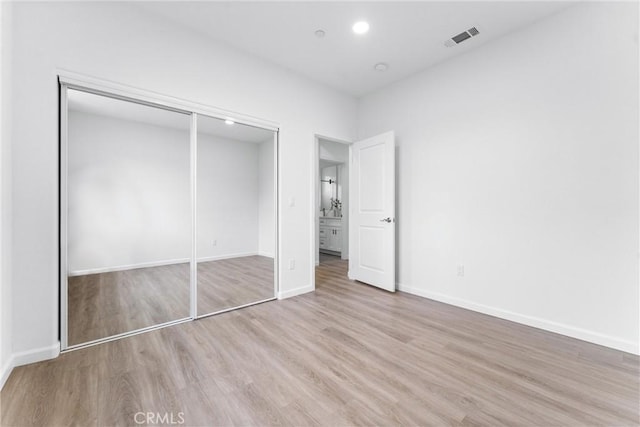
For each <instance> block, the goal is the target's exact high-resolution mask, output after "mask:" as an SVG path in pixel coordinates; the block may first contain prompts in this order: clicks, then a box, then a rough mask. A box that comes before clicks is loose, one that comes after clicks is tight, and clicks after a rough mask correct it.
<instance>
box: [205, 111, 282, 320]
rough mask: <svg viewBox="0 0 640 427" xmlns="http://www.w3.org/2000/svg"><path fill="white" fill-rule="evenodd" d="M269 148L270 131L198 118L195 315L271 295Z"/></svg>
mask: <svg viewBox="0 0 640 427" xmlns="http://www.w3.org/2000/svg"><path fill="white" fill-rule="evenodd" d="M274 150H275V133H274V132H272V131H268V130H265V129H260V128H256V127H252V126H246V125H242V124H239V123H231V122H230V123H225V121H224V120H219V119H215V118H211V117H206V116H202V115H199V116H198V148H197V152H198V160H197V200H198V202H197V252H196V253H197V259H198V267H197V277H198V286H197V294H198V295H197V299H198V315H199V316H202V315H206V314H211V313H215V312H219V311H222V310H227V309H230V308H233V307H238V306H242V305H245V304H250V303H255V302H258V301H263V300H266V299H270V298H274V296H275V289H274V254H275V230H276V224H275V211H274V208H275V191H274V182H275V181H274V178H275V168H274V159H275V156H274V154H275V152H274Z"/></svg>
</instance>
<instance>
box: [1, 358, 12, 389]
mask: <svg viewBox="0 0 640 427" xmlns="http://www.w3.org/2000/svg"><path fill="white" fill-rule="evenodd" d="M14 367H15V365H14V364H13V355H11V356H10V357H9V360H7V361H6V362H5V364H4V366H3V367H2V370H1V371H0V390H2V388H3V387H4V384H5V383H6V382H7V379H8V378H9V375H11V371H13V368H14Z"/></svg>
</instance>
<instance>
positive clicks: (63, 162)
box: [56, 70, 280, 352]
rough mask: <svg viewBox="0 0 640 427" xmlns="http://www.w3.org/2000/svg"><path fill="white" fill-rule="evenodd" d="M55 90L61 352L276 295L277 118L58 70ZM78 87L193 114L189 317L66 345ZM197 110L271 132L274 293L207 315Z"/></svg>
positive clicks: (277, 242) (95, 92)
mask: <svg viewBox="0 0 640 427" xmlns="http://www.w3.org/2000/svg"><path fill="white" fill-rule="evenodd" d="M56 74H57V76H58V89H59V95H60V96H59V127H58V130H59V170H58V172H59V189H58V203H59V204H58V221H59V283H58V289H59V292H60V295H59V316H60V317H59V328H60V330H59V331H60V333H59V335H60V351H61V352H65V351H71V350H76V349H80V348H84V347H89V346H92V345H96V344H100V343H104V342H108V341H113V340H117V339H120V338H123V337H128V336H132V335H137V334H140V333H144V332H148V331H151V330H155V329H159V328H163V327H167V326H171V325H175V324H178V323H183V322H189V321H193V320H196V319H198V318H202V317H208V316H210V315H213V314H219V313H222V312H225V311H230V310H235V309H238V308H243V307H247V306H250V305H254V304H259V303H262V302H265V301H272V300H275V299H277V295H278V289H279V281H278V278H279V271H278V270H279V268H278V267H279V252H280V251H279V236H280V231H279V224H280V221H279V217H278V205H279V199H280V197H279V191H278V189H279V180H278V177H279V172H278V170H279V168H278V163H279V162H278V160H279V154H278V153H279V147H278V145H279V144H278V142H279V131H280V126H279V124H278V123H276V122H272V121H269V120H264V119H260V118H257V117H252V116H248V115H246V114H241V113H236V112H233V111H228V110H223V109H220V108H216V107H210V106H207V105H204V104H199V103H195V102H191V101H187V100H183V99H180V98H175V97H171V96H167V95H163V94H159V93H155V92H152V91H148V90H144V89H140V88H135V87H132V86H126V85H122V84H118V83H114V82H110V81H105V80H101V79H96V78H93V77H89V76H84V75H81V74H78V73H74V72H70V71H67V70H57V72H56ZM69 89H73V90H78V91H82V92H86V93H92V94H95V95H101V96H107V97H110V98H113V99H119V100H122V101H127V102H133V103H137V104H142V105H148V106H150V107H156V108H162V109H165V110H169V111H175V112H177V113H182V114H190V115H191V123H190V156H189V157H190V168H191V169H190V196H191V197H190V199H191V217H190V219H191V229H190V230H191V257H190V262H189V266H190V281H189V283H190V291H189V292H190V293H189V316H188V317H185V318H182V319H176V320H172V321H169V322H164V323H161V324H157V325H153V326H149V327H145V328H141V329H136V330H133V331H128V332H123V333H120V334H116V335H111V336H108V337H104V338H100V339H96V340H93V341H88V342H84V343H80V344H74V345H69V342H68V327H69V325H68V312H69V306H68V251H67V249H68V236H67V232H68V214H67V211H68V166H69V165H68V148H69V147H68V90H69ZM198 115H203V116H209V117H213V118H216V119H221V120H225V119H232V120H233V121H234V122H236V123H239V124H244V125H249V126H254V127H258V128H262V129H265V130H269V131H272V132H274V150H273V151H274V159H273V161H274V193H273V195H274V233H275V234H274V235H275V239H274V244H275V248H274V274H273V283H274V285H273V287H274V296H273V298H269V299H265V300H261V301H256V302H253V303H250V304H245V305H242V306H238V307H233V308H230V309H227V310H222V311H219V312H215V313H209V314H206V315H202V316H198V315H197V304H198V302H197V257H196V256H197V254H196V244H197V241H196V238H197V235H196V234H197V228H196V226H197V222H196V219H197V218H196V212H197V209H196V208H197V206H196V203H197V197H196V196H197V191H196V190H197V188H196V185H197V170H196V166H197V138H198V136H197V133H198V129H197V121H198Z"/></svg>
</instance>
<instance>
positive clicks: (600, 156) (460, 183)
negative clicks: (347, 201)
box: [358, 3, 640, 353]
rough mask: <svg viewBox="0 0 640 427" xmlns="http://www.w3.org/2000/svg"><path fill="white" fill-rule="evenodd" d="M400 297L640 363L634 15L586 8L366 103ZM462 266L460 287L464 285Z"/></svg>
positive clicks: (623, 8) (364, 125)
mask: <svg viewBox="0 0 640 427" xmlns="http://www.w3.org/2000/svg"><path fill="white" fill-rule="evenodd" d="M359 108H360V109H359V127H358V128H359V136H360V137H367V136H371V135H374V134H378V133H381V132H383V131H387V130H392V129H393V130H395V132H396V135H397V146H398V148H397V154H398V167H397V171H398V176H397V179H398V184H397V187H398V204H397V213H398V222H397V226H398V231H399V233H398V236H399V246H398V257H399V261H398V262H399V265H398V267H399V268H398V282H399V286H400V289H401V290H407V291H409V292H413V293H416V294H419V295H423V296H426V297H429V298H433V299H437V300H442V301H445V302H449V303H452V304H455V305H460V306H463V307H469V308H471V309H476V310H479V311H484V312H488V313H491V314H494V315H497V316H500V317H505V318H508V319H513V320H516V321H520V322H523V323H528V324H531V325H534V326H538V327H542V328H546V329H549V330H554V331H558V332H560V333H564V334H567V335H572V336H575V337H578V338H582V339H586V340H590V341H593V342H597V343H601V344H604V345H609V346H612V347H615V348H619V349H623V350H626V351H632V352H636V353H637V352H638V335H639V332H640V331H639V327H638V319H639V313H638V300H639V295H638V280H639V277H638V137H639V135H638V5H637V4H636V3H588V4H580V5H577V6H574V7H571V8H569V9H567V10H566V11H565V12H563V13H561V14H559V15H556V16H553V17H551V18H549V19H546V20H544V21H540V22H538V23H537V24H534V25H533V26H531V27H528V28H526V29H523V30H522V31H520V32H518V33H514V34H511V35H509V36H508V37H504V38H502V39H500V40H497V41H495V42H493V43H490V44H487V45H485V46H483V47H481V48H479V49H477V50H474V51H472V52H469V53H467V54H465V55H462V56H459V57H457V58H454V59H452V60H450V61H448V62H446V63H443V64H441V65H439V66H436V67H434V68H432V69H430V70H428V71H425V72H423V73H420V74H418V75H416V76H414V77H412V78H409V79H407V80H404V81H402V82H399V83H397V84H395V85H393V86H391V87H389V88H386V89H384V90H381V91H379V92H377V93H375V94H372V95H370V96H367V97H365V98H364V99H362V100H361V102H360V104H359ZM458 265H464V268H465V275H464V277H457V269H458Z"/></svg>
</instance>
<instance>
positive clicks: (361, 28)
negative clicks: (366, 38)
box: [352, 21, 369, 34]
mask: <svg viewBox="0 0 640 427" xmlns="http://www.w3.org/2000/svg"><path fill="white" fill-rule="evenodd" d="M352 28H353V32H354V33H356V34H364V33H366V32H367V31H369V23H368V22H365V21H358V22H356V23H355V24H353V27H352Z"/></svg>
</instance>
